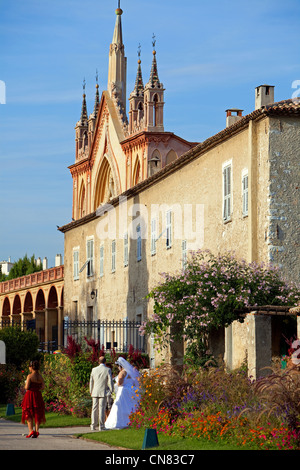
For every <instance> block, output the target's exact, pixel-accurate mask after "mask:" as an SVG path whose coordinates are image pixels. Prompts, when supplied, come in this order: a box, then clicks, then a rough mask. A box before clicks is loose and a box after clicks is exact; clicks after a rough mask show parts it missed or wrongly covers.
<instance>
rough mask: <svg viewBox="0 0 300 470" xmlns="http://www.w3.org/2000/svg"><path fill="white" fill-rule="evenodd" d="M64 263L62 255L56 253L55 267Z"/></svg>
mask: <svg viewBox="0 0 300 470" xmlns="http://www.w3.org/2000/svg"><path fill="white" fill-rule="evenodd" d="M61 265H62V256H61V255H56V256H55V267H57V266H61Z"/></svg>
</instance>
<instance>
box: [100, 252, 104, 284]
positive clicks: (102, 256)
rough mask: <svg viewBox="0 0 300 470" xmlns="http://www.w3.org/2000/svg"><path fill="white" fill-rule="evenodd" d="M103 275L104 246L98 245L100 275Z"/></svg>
mask: <svg viewBox="0 0 300 470" xmlns="http://www.w3.org/2000/svg"><path fill="white" fill-rule="evenodd" d="M102 276H104V246H103V245H102V246H100V277H102Z"/></svg>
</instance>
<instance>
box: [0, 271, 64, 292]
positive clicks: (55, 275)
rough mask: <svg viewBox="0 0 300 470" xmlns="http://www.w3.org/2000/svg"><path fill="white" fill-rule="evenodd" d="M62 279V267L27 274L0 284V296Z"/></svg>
mask: <svg viewBox="0 0 300 470" xmlns="http://www.w3.org/2000/svg"><path fill="white" fill-rule="evenodd" d="M63 278H64V266H63V265H61V266H56V267H54V268H50V269H45V270H43V271H37V272H35V273H32V274H28V275H27V276H22V277H17V278H16V279H10V280H9V281H4V282H0V294H7V293H9V292H12V291H15V290H20V289H27V288H29V287H32V286H35V285H37V284H43V283H45V282H53V281H57V280H59V279H63Z"/></svg>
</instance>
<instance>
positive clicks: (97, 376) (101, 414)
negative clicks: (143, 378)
mask: <svg viewBox="0 0 300 470" xmlns="http://www.w3.org/2000/svg"><path fill="white" fill-rule="evenodd" d="M113 389H114V385H113V378H112V373H111V370H110V369H109V367H106V365H104V364H100V365H99V366H97V367H94V368H93V369H92V372H91V377H90V394H91V397H92V401H93V406H92V415H91V429H96V426H98V424H99V430H102V429H104V422H105V409H106V402H107V395H109V394H111V393H112V392H113Z"/></svg>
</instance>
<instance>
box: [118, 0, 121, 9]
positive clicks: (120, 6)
mask: <svg viewBox="0 0 300 470" xmlns="http://www.w3.org/2000/svg"><path fill="white" fill-rule="evenodd" d="M120 3H121V1H120V0H118V8H121V6H120Z"/></svg>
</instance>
